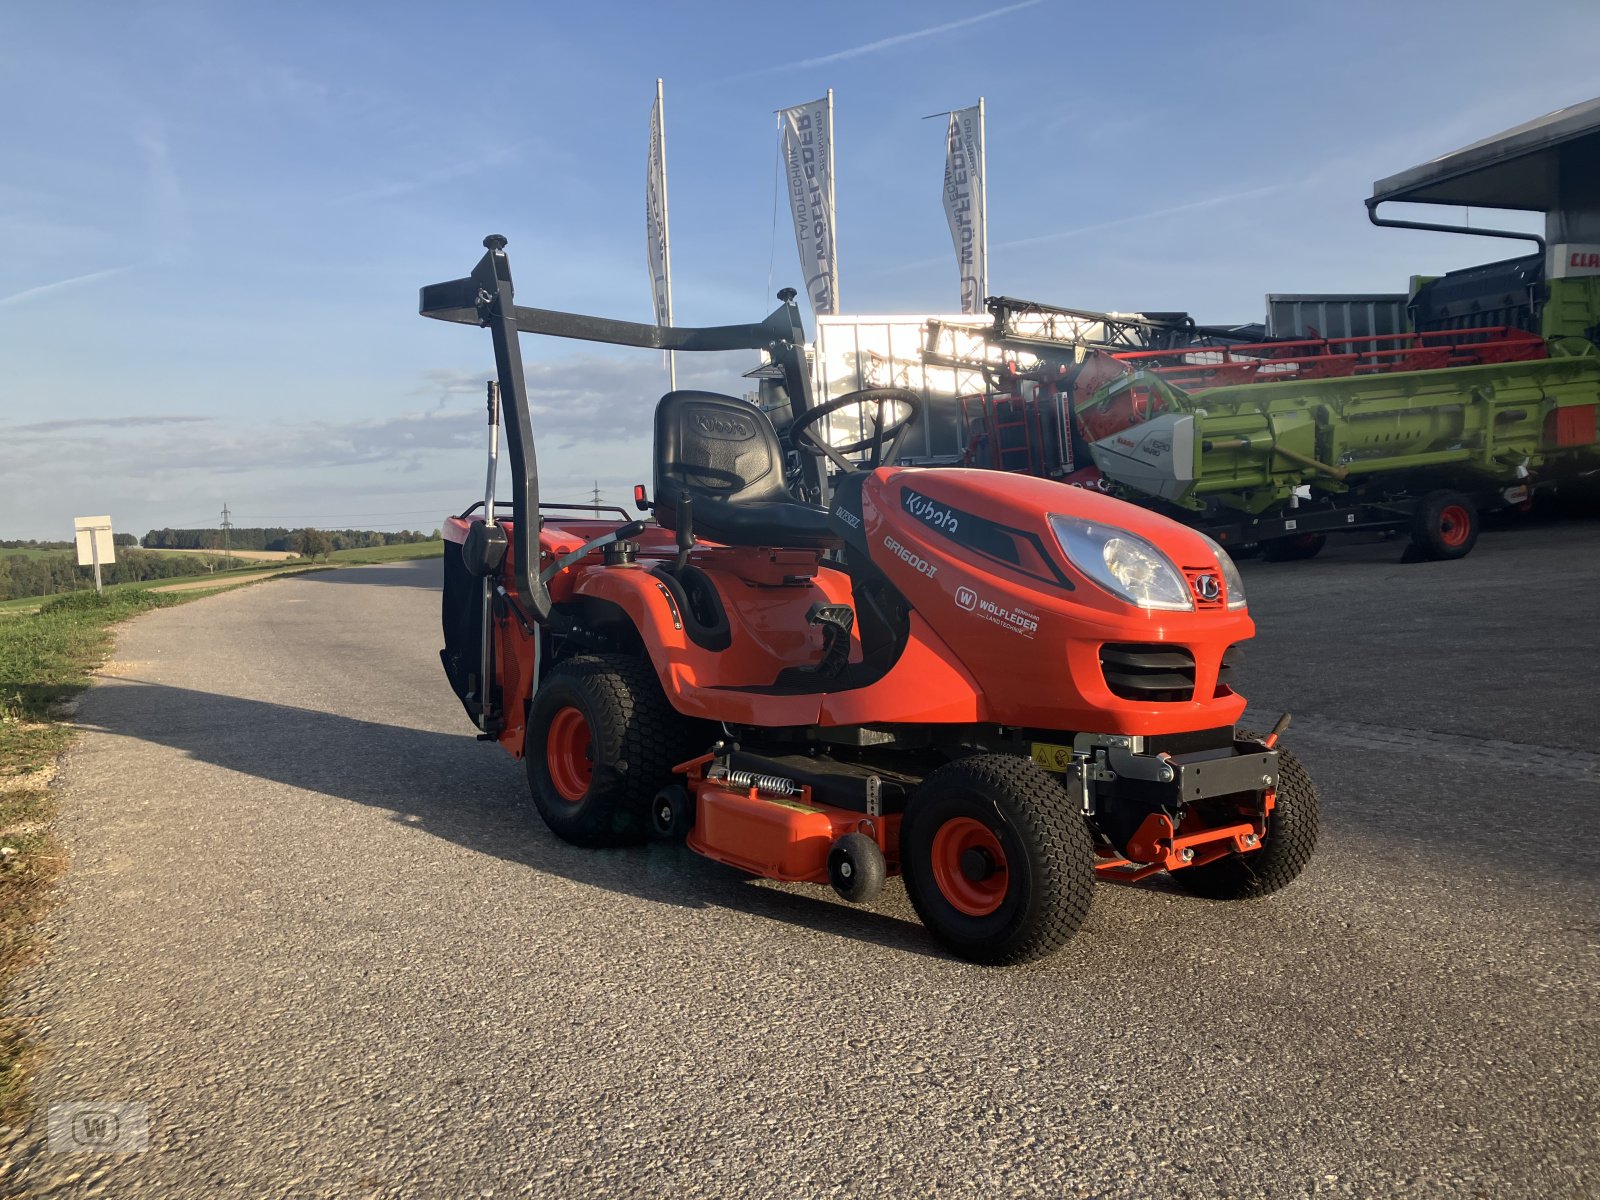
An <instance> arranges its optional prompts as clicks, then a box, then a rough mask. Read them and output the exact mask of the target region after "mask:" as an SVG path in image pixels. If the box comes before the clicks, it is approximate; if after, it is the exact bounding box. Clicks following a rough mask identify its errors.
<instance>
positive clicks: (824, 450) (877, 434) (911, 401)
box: [789, 388, 923, 474]
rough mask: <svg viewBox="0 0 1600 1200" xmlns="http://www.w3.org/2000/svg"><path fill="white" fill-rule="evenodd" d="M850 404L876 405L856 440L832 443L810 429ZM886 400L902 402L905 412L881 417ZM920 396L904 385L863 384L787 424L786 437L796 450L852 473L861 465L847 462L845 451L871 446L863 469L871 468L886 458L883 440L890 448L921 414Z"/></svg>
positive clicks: (888, 402)
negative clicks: (866, 433) (868, 426)
mask: <svg viewBox="0 0 1600 1200" xmlns="http://www.w3.org/2000/svg"><path fill="white" fill-rule="evenodd" d="M852 404H873V405H876V407H875V408H874V409H873V414H872V435H871V436H870V437H864V438H862V439H861V440H859V441H855V442H851V443H850V444H849V445H845V446H834V445H831V444H829V443H828V442H827V441H826V440H825V439H823V438H819V437H818V436H817V435H816V434H815V433H813V432H812V430H813V427H814V426H815V425H816V424H817V423H818V422H820V421H821V420H822V419H823V418H824V417H828V416H831V415H833V414H834V413H836V412H838V411H839V410H840V409H841V408H849V407H850V406H851V405H852ZM890 404H895V405H904V406H905V407H906V410H907V411H906V413H905V415H904V416H902V417H900V418H899V419H898V420H890V421H887V422H886V421H885V420H884V409H885V407H886V406H888V405H890ZM922 408H923V404H922V397H921V396H919V395H917V394H916V393H915V392H912V391H907V390H906V389H905V388H863V389H862V390H861V391H859V392H847V393H846V394H845V395H843V396H840V397H839V398H838V399H837V400H830V401H828V402H827V403H826V404H822V405H818V406H817V407H816V408H813V409H812V410H811V411H810V412H808V413H806V414H805V416H803V417H801V418H800V419H799V420H797V421H795V423H794V424H792V425H790V426H789V441H790V443H791V444H792V445H793V446H794V448H795V449H796V450H803V451H805V452H806V453H807V454H816V455H822V456H826V457H827V458H828V459H829V460H831V461H832V462H833V464H834V466H836V467H838V468H839V469H840V470H841V471H844V472H846V473H851V474H853V473H854V472H856V471H860V470H862V469H863V468H862V467H860V466H858V465H857V464H855V463H853V462H851V461H850V460H849V459H848V458H846V457H845V455H846V454H854V453H856V452H857V451H860V450H865V449H867V448H868V447H869V446H870V447H871V448H872V457H871V458H870V459H868V461H867V464H866V467H865V468H864V469H865V470H868V471H875V470H877V469H878V468H879V467H881V466H883V465H884V463H885V461H887V456H886V455H885V454H884V451H883V448H884V444H885V443H886V442H887V443H888V445H889V448H890V449H891V450H893V449H894V445H895V443H896V442H898V441H899V440H900V435H901V434H903V433H905V431H906V430H907V429H909V428H910V427H911V426H912V425H914V424H916V422H917V421H918V420H919V419H920V418H921V416H922Z"/></svg>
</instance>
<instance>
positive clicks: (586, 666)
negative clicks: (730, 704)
mask: <svg viewBox="0 0 1600 1200" xmlns="http://www.w3.org/2000/svg"><path fill="white" fill-rule="evenodd" d="M684 732H685V723H684V721H683V719H682V718H681V717H680V716H679V715H678V714H677V712H675V711H674V710H673V708H672V706H671V705H670V704H668V703H667V698H666V697H665V696H664V695H662V693H661V685H660V683H658V682H657V680H656V677H655V672H654V671H653V670H652V669H651V667H650V665H649V664H648V663H646V662H641V661H640V660H638V659H634V658H625V657H622V656H620V655H601V656H594V657H580V658H569V659H567V660H566V661H565V662H561V663H558V664H557V665H556V666H554V667H552V668H551V669H550V672H549V674H547V675H546V676H545V679H544V682H543V683H542V684H540V685H539V689H538V691H537V692H535V693H534V697H533V705H532V707H531V708H530V709H529V712H528V733H527V743H526V745H525V747H524V751H525V754H524V758H525V762H526V766H527V770H528V787H529V790H530V791H531V792H532V794H533V803H534V807H535V808H537V809H538V810H539V815H540V816H541V817H543V818H544V822H545V824H546V825H548V826H549V827H550V829H551V831H552V832H554V833H555V834H556V835H557V836H558V837H561V838H564V839H565V840H567V841H569V842H572V843H574V844H575V845H579V846H616V845H622V844H625V843H628V842H636V841H641V840H643V839H644V838H645V837H646V836H647V835H648V834H649V832H650V806H651V800H652V798H653V797H654V796H655V794H656V792H657V791H658V790H660V789H661V788H662V787H664V786H665V785H667V784H669V783H671V782H672V767H673V764H674V763H676V762H679V761H681V759H682V757H683V756H684V753H685V747H684V744H683V735H684Z"/></svg>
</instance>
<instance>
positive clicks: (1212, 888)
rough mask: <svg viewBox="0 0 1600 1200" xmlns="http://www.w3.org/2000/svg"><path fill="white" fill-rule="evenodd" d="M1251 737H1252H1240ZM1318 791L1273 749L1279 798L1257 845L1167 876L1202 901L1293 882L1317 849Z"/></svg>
mask: <svg viewBox="0 0 1600 1200" xmlns="http://www.w3.org/2000/svg"><path fill="white" fill-rule="evenodd" d="M1239 736H1240V737H1245V738H1253V737H1255V736H1256V735H1255V734H1249V733H1241V734H1240V735H1239ZM1318 823H1319V816H1318V805H1317V789H1316V786H1315V785H1314V784H1312V782H1311V776H1310V775H1308V774H1307V773H1306V769H1305V767H1303V766H1301V765H1300V760H1299V759H1298V758H1296V757H1295V756H1294V755H1293V754H1290V753H1289V752H1288V751H1287V750H1279V751H1278V798H1277V804H1276V805H1274V807H1273V809H1272V815H1271V816H1270V817H1269V818H1268V820H1267V832H1266V836H1265V837H1263V838H1262V839H1261V846H1260V848H1259V849H1257V850H1251V851H1250V852H1248V853H1246V854H1230V855H1228V856H1227V857H1226V858H1219V859H1217V860H1216V861H1215V862H1209V863H1207V864H1206V865H1205V866H1203V867H1185V868H1184V869H1183V870H1181V871H1174V872H1172V881H1173V882H1174V883H1176V884H1177V885H1178V886H1179V887H1181V888H1183V890H1184V891H1186V892H1188V893H1190V894H1191V895H1194V896H1201V897H1204V898H1205V899H1207V900H1253V899H1255V898H1256V897H1257V896H1266V895H1269V894H1271V893H1272V892H1275V891H1277V890H1278V889H1279V888H1281V887H1286V886H1287V885H1289V884H1291V883H1293V882H1294V881H1295V879H1296V878H1297V877H1298V876H1299V874H1300V872H1301V871H1303V870H1305V867H1306V864H1307V863H1309V862H1310V861H1311V855H1312V853H1313V852H1314V851H1315V850H1316V848H1317V829H1318Z"/></svg>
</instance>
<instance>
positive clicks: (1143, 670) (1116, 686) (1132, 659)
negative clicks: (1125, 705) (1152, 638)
mask: <svg viewBox="0 0 1600 1200" xmlns="http://www.w3.org/2000/svg"><path fill="white" fill-rule="evenodd" d="M1100 673H1101V674H1102V675H1104V676H1105V680H1106V686H1107V687H1108V688H1110V689H1111V694H1112V695H1114V696H1120V697H1122V699H1124V700H1169V701H1172V700H1190V699H1193V698H1194V655H1192V654H1190V653H1189V651H1188V650H1187V649H1186V648H1185V647H1183V646H1167V645H1160V644H1157V643H1151V642H1107V643H1106V644H1105V645H1103V646H1101V647H1100Z"/></svg>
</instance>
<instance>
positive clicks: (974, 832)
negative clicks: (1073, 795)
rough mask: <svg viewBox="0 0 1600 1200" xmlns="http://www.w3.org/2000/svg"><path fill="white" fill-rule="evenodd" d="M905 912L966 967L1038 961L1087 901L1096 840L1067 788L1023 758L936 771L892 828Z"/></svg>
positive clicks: (1059, 941)
mask: <svg viewBox="0 0 1600 1200" xmlns="http://www.w3.org/2000/svg"><path fill="white" fill-rule="evenodd" d="M900 867H901V870H902V871H903V872H904V873H905V879H906V891H907V893H908V894H909V895H910V897H911V904H912V907H913V908H915V909H916V911H917V916H919V917H920V918H921V919H922V923H923V924H924V925H926V926H927V928H928V932H930V933H931V934H933V936H934V938H936V939H937V940H938V941H939V942H940V943H941V944H942V945H943V946H944V947H945V948H946V949H947V950H949V951H950V952H951V953H952V954H955V955H956V956H958V957H960V958H964V959H967V960H968V961H969V962H976V963H987V964H995V965H1008V964H1012V963H1021V962H1028V961H1030V960H1032V959H1037V958H1043V957H1044V956H1045V955H1047V954H1051V953H1053V952H1054V951H1056V950H1058V949H1060V948H1061V947H1062V946H1064V945H1066V943H1067V942H1068V941H1070V940H1071V939H1072V935H1073V934H1075V933H1077V931H1078V928H1079V926H1081V925H1082V924H1083V922H1084V918H1085V917H1087V916H1088V915H1089V906H1090V904H1091V902H1092V901H1093V899H1094V878H1095V876H1094V843H1093V840H1092V838H1091V836H1090V833H1089V827H1088V825H1087V824H1086V823H1085V822H1084V820H1083V817H1082V816H1080V815H1079V814H1078V813H1077V812H1075V811H1073V808H1072V806H1071V804H1070V803H1069V801H1068V799H1067V795H1066V792H1065V791H1064V790H1063V789H1062V788H1061V786H1060V785H1059V784H1057V783H1056V782H1055V781H1054V780H1052V779H1051V778H1050V777H1049V776H1048V775H1046V774H1045V773H1044V772H1043V771H1041V770H1040V769H1039V768H1038V767H1036V766H1035V765H1034V764H1033V762H1032V761H1030V760H1029V759H1026V758H1018V757H1015V756H1013V755H1004V754H979V755H974V756H972V757H971V758H964V759H961V760H960V761H959V762H954V763H950V764H948V765H947V766H943V767H940V768H939V769H938V770H937V771H935V772H934V773H933V774H931V775H929V776H928V778H927V779H926V780H925V781H924V782H923V784H922V786H921V787H919V788H918V789H917V790H916V793H915V794H914V795H913V796H912V799H911V803H910V805H909V806H908V807H907V809H906V814H905V817H904V818H903V819H902V822H901V826H900Z"/></svg>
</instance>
